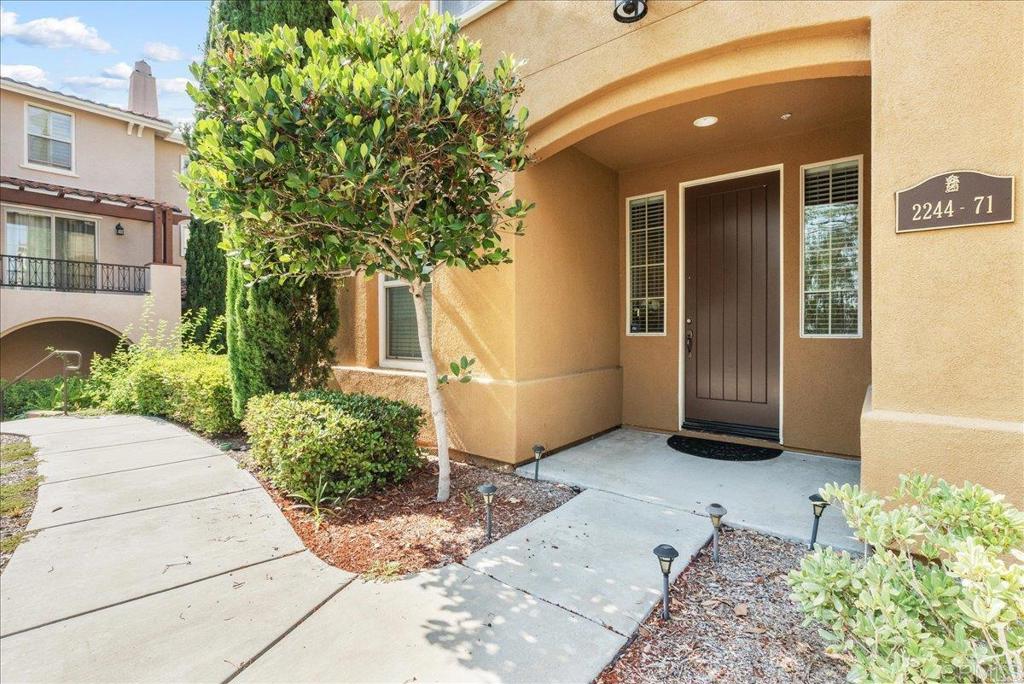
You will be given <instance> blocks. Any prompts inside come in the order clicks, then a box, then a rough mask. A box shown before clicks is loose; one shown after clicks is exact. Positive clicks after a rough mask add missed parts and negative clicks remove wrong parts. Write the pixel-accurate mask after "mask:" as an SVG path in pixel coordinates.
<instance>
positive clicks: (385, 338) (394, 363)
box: [379, 276, 433, 370]
mask: <svg viewBox="0 0 1024 684" xmlns="http://www.w3.org/2000/svg"><path fill="white" fill-rule="evenodd" d="M423 299H424V301H425V303H426V305H427V321H428V322H431V321H432V318H433V316H432V313H433V312H432V308H433V307H432V301H431V285H430V284H427V286H426V287H425V288H424V292H423ZM379 315H380V347H381V349H380V365H381V366H382V367H385V368H406V369H411V370H421V369H422V368H423V353H422V352H421V351H420V339H419V333H418V329H417V327H416V310H415V309H414V308H413V303H412V293H411V292H410V291H409V286H408V285H407V284H406V283H405V282H404V281H402V280H399V279H397V278H393V277H391V276H381V279H380V311H379Z"/></svg>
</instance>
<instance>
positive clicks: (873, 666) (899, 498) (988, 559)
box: [789, 475, 1024, 682]
mask: <svg viewBox="0 0 1024 684" xmlns="http://www.w3.org/2000/svg"><path fill="white" fill-rule="evenodd" d="M822 495H823V496H824V497H825V498H826V499H827V500H828V501H830V502H833V503H838V504H840V505H841V506H842V507H843V511H844V513H845V515H846V518H847V521H848V522H849V524H850V526H851V527H852V528H853V529H854V530H855V533H856V535H857V537H858V538H859V539H860V540H861V541H863V542H864V543H865V546H866V547H870V549H871V550H872V553H871V554H869V555H867V556H866V557H864V558H853V557H851V556H850V555H849V554H847V553H845V552H844V553H837V552H835V551H833V550H831V549H827V548H820V547H819V548H818V549H816V550H815V551H814V552H813V553H811V554H809V555H808V556H807V557H806V558H805V559H804V560H803V562H802V563H801V566H800V569H799V570H797V571H794V572H793V573H791V574H790V577H789V582H790V586H791V587H792V588H793V592H794V598H795V599H796V601H797V602H798V603H799V604H800V607H801V609H802V610H803V611H804V613H806V614H807V616H808V619H807V622H808V623H810V622H816V623H818V624H819V625H820V626H822V627H823V628H824V629H823V630H821V633H822V635H823V636H824V637H825V638H826V639H827V640H828V641H830V642H831V645H830V646H829V651H830V652H832V653H836V654H844V655H846V657H847V658H848V659H849V660H850V661H851V670H850V675H849V678H850V680H851V681H862V680H867V681H886V682H926V681H956V682H974V681H1022V680H1024V550H1022V549H1024V513H1021V512H1020V511H1018V510H1017V509H1015V508H1014V507H1013V506H1010V505H1008V504H1006V503H1004V502H1003V500H1002V499H1003V497H1002V496H999V495H996V494H994V493H993V492H991V491H989V490H988V489H985V488H984V487H980V486H978V485H974V484H970V483H967V484H965V485H964V486H963V487H955V486H952V485H950V484H948V483H946V482H944V481H942V480H937V479H935V478H933V477H931V476H921V475H916V476H913V477H907V476H904V477H902V478H901V480H900V486H899V487H898V488H897V491H896V492H895V495H894V496H893V497H892V498H889V499H881V498H879V497H877V496H873V495H871V494H867V493H864V492H862V491H860V489H859V488H858V487H856V486H852V487H851V486H850V485H843V486H842V487H838V486H836V485H834V484H833V485H828V486H827V487H825V489H824V490H822ZM1010 557H1013V558H1015V559H1016V562H1013V561H1009V558H1010Z"/></svg>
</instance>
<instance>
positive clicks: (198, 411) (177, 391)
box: [92, 350, 238, 435]
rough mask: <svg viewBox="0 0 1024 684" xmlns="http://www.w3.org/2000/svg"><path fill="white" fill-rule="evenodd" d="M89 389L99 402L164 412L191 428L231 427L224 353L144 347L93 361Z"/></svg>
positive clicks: (118, 408)
mask: <svg viewBox="0 0 1024 684" xmlns="http://www.w3.org/2000/svg"><path fill="white" fill-rule="evenodd" d="M92 380H93V385H94V387H93V391H94V392H95V393H96V396H97V398H98V400H99V405H100V407H101V408H103V409H106V410H108V411H114V412H117V413H139V414H142V415H148V416H163V417H165V418H170V419H172V420H176V421H178V422H180V423H183V424H185V425H188V426H189V427H191V428H192V429H193V430H195V431H196V432H200V433H202V434H205V435H216V434H224V433H230V432H235V431H237V430H238V421H237V420H236V419H235V417H234V415H233V413H232V411H231V378H230V376H229V374H228V359H227V357H226V356H224V355H221V354H210V353H208V352H202V351H193V350H186V351H166V352H161V351H159V350H147V351H146V353H143V354H135V355H129V354H122V355H120V356H119V355H118V354H117V353H115V354H114V356H112V357H111V358H110V359H102V360H100V362H99V367H97V363H96V362H95V361H94V362H93V378H92Z"/></svg>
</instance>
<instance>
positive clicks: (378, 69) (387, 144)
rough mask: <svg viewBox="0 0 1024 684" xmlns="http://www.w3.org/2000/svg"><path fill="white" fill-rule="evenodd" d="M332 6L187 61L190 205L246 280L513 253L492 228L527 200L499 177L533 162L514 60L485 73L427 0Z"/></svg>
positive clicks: (455, 263) (473, 45)
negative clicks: (192, 115)
mask: <svg viewBox="0 0 1024 684" xmlns="http://www.w3.org/2000/svg"><path fill="white" fill-rule="evenodd" d="M335 11H336V13H337V17H336V21H335V24H334V26H333V27H332V28H330V29H329V30H326V31H306V32H305V33H304V35H303V36H302V39H301V40H300V39H299V36H298V33H297V32H296V31H295V30H293V29H289V28H287V27H284V26H278V27H275V28H273V29H271V30H268V31H266V32H263V33H234V32H228V33H225V34H223V35H222V36H220V37H219V39H218V40H220V41H221V43H222V44H220V43H219V44H218V48H217V49H215V50H210V51H208V53H207V55H206V60H205V61H204V62H203V63H202V64H201V65H197V66H196V68H195V69H194V70H193V71H194V73H195V77H196V87H195V88H194V89H192V90H193V92H192V95H193V99H194V100H195V103H196V112H197V123H196V126H195V127H194V129H193V131H192V134H191V152H192V156H193V162H192V164H191V166H190V170H189V173H188V174H187V178H186V179H185V181H184V182H185V183H186V185H187V188H188V190H189V198H190V199H189V202H190V206H191V208H192V210H193V213H194V214H195V215H196V216H199V217H204V218H207V219H209V220H211V221H215V222H217V223H220V224H222V225H223V226H224V227H225V236H224V239H225V242H226V243H229V244H230V245H231V249H232V251H233V253H234V255H235V256H237V257H238V258H240V259H243V260H245V261H247V262H248V263H250V264H251V268H250V269H248V270H247V271H246V273H247V276H248V277H250V278H254V279H256V278H265V277H280V276H287V277H291V278H301V277H304V276H308V275H312V274H328V273H329V274H332V275H340V274H347V273H351V272H364V273H369V272H375V271H376V270H383V271H386V272H388V273H400V274H409V275H410V277H421V278H424V279H426V278H428V277H429V276H424V275H423V274H427V273H430V272H431V271H432V270H433V269H435V268H437V267H440V266H442V265H446V266H449V267H452V268H465V269H469V270H476V269H480V268H485V267H488V266H495V265H499V264H502V263H506V262H508V260H509V258H510V252H509V250H508V248H507V247H506V246H503V245H502V239H501V235H502V233H509V234H521V233H522V227H523V218H524V217H525V215H526V212H527V210H528V209H529V206H528V205H525V204H523V203H522V202H521V201H517V200H516V199H515V198H514V197H512V195H511V193H507V192H502V190H501V189H500V188H501V186H502V184H501V182H500V180H501V179H502V178H503V177H504V176H505V175H506V174H507V173H509V172H514V171H518V170H521V169H523V168H525V166H526V163H527V161H528V159H527V156H526V153H525V142H526V130H525V121H526V112H525V110H518V111H519V113H518V114H516V111H517V108H516V101H517V99H518V98H519V96H520V94H521V93H522V88H523V86H522V83H521V81H520V78H519V76H518V73H517V68H518V67H517V63H516V62H514V61H513V60H511V59H502V60H500V61H499V63H498V64H497V65H496V67H495V68H494V69H493V70H492V71H488V69H487V68H486V67H485V66H484V63H483V60H482V57H481V46H480V44H479V43H477V42H474V41H471V40H468V39H467V38H466V37H465V36H464V35H462V34H461V33H459V31H458V25H457V23H456V22H453V21H451V20H450V18H449V19H448V20H446V19H444V18H442V17H440V16H437V15H436V14H433V13H431V12H430V11H429V10H428V9H427V8H424V9H423V10H422V11H421V12H420V13H419V14H418V15H417V16H416V17H414V18H413V19H412V20H411V21H408V22H406V23H404V24H403V22H402V21H400V19H399V17H398V15H397V14H396V13H395V12H393V11H391V10H389V9H387V8H384V9H383V10H382V12H381V14H380V15H379V16H374V17H367V18H362V17H357V16H356V15H355V14H354V13H353V12H352V11H351V10H350V9H349V8H348V7H345V6H343V5H341V4H338V5H337V6H336V7H335ZM283 255H287V256H288V259H287V260H285V259H284V258H282V256H283ZM459 377H462V376H461V375H460V376H459Z"/></svg>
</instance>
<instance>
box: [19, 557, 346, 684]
mask: <svg viewBox="0 0 1024 684" xmlns="http://www.w3.org/2000/svg"><path fill="white" fill-rule="evenodd" d="M351 578H352V575H350V574H349V573H345V572H343V571H341V570H338V569H336V568H332V567H330V566H328V565H325V564H324V563H322V562H320V561H319V560H318V559H317V558H315V557H313V556H312V555H311V554H309V553H308V552H303V553H300V554H296V555H293V556H288V557H286V558H281V559H278V560H273V561H269V562H267V563H261V564H259V565H255V566H252V567H249V568H246V569H244V570H238V571H236V572H232V573H228V574H224V575H220V576H217V577H213V578H210V579H207V580H204V581H202V582H196V583H195V584H190V585H188V586H185V587H180V588H178V589H172V590H170V591H166V592H162V593H159V594H155V595H153V596H149V597H147V598H143V599H139V600H137V601H129V602H127V603H123V604H121V605H118V606H114V607H111V608H108V609H106V610H101V611H97V612H94V613H89V614H87V615H83V616H80V617H77V618H72V619H70V620H64V621H62V622H58V623H56V624H53V625H49V626H46V627H41V628H39V629H33V630H30V631H27V632H22V633H21V634H16V635H14V636H10V637H7V638H5V639H4V640H3V642H2V645H3V655H4V657H3V659H2V660H0V680H3V681H5V682H28V681H31V682H58V681H60V682H138V681H146V682H157V681H159V682H212V681H223V680H224V679H225V678H227V677H230V676H231V675H232V674H233V673H234V672H235V671H236V670H237V669H238V668H239V667H240V666H241V664H242V663H244V662H245V661H246V660H248V659H250V658H253V657H255V656H256V655H257V654H258V653H259V652H260V651H261V650H263V649H264V648H266V647H267V646H269V645H270V644H271V643H272V642H273V641H274V639H276V638H278V637H279V636H280V635H281V634H283V633H285V632H286V631H287V630H288V629H289V628H291V627H292V626H293V625H295V624H296V623H297V622H298V621H299V620H301V619H302V618H303V617H305V616H306V614H307V613H309V612H310V611H311V610H313V609H314V608H315V607H316V606H317V605H319V604H320V603H321V602H323V601H324V600H326V599H327V598H328V597H329V596H331V594H332V593H334V592H335V591H337V590H338V589H339V588H340V587H342V586H344V585H345V584H346V583H347V582H349V581H350V580H351ZM352 628H353V629H355V628H356V627H355V626H353V627H352ZM342 667H344V661H342Z"/></svg>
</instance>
